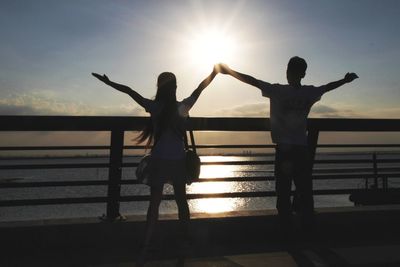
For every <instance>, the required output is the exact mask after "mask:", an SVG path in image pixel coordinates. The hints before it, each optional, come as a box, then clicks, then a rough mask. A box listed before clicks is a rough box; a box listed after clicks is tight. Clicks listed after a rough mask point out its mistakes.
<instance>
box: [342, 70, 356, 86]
mask: <svg viewBox="0 0 400 267" xmlns="http://www.w3.org/2000/svg"><path fill="white" fill-rule="evenodd" d="M357 78H358V76H357V74H355V73H354V72H351V73H350V72H348V73H346V75H345V76H344V80H345V82H347V83H349V82H352V81H354V80H355V79H357Z"/></svg>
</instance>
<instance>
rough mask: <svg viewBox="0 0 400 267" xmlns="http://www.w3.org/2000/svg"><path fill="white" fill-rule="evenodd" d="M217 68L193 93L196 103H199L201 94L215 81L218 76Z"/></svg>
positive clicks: (215, 67)
mask: <svg viewBox="0 0 400 267" xmlns="http://www.w3.org/2000/svg"><path fill="white" fill-rule="evenodd" d="M217 73H218V71H217V66H214V69H213V71H212V72H211V74H210V75H208V76H207V77H206V78H205V79H204V80H203V81H202V82H201V83H200V84H199V86H197V88H196V89H195V90H194V91H193V93H192V95H191V97H193V98H194V102H196V101H197V99H198V98H199V96H200V94H201V92H203V90H204V89H205V88H206V87H207V86H208V85H209V84H210V83H211V82H212V80H214V78H215V76H216V75H217Z"/></svg>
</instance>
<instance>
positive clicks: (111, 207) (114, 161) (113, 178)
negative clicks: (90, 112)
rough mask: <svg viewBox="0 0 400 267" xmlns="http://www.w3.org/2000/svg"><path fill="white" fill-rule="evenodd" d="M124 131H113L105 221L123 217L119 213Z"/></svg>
mask: <svg viewBox="0 0 400 267" xmlns="http://www.w3.org/2000/svg"><path fill="white" fill-rule="evenodd" d="M123 146H124V131H123V130H120V129H117V130H113V131H111V146H110V168H109V173H108V192H107V198H108V200H107V214H106V217H105V218H104V219H106V220H108V221H113V220H115V219H116V218H118V217H121V215H120V213H119V197H120V191H121V184H120V182H121V174H122V155H123Z"/></svg>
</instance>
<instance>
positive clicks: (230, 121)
mask: <svg viewBox="0 0 400 267" xmlns="http://www.w3.org/2000/svg"><path fill="white" fill-rule="evenodd" d="M146 120H147V119H146V118H145V117H84V116H79V117H74V116H0V132H7V131H12V132H14V131H17V132H25V131H89V132H94V131H108V132H110V133H111V138H110V145H109V146H35V147H32V146H29V147H27V146H18V147H16V146H3V147H0V151H42V150H52V151H58V150H109V162H108V163H82V164H18V165H17V164H11V165H0V170H11V169H26V170H29V169H68V168H108V170H109V175H108V180H90V181H89V180H80V181H42V182H0V188H33V187H65V186H107V196H103V197H74V198H44V199H42V198H41V199H16V200H0V207H5V206H26V205H49V204H77V203H107V211H106V216H107V218H109V219H111V220H112V219H115V218H117V217H118V216H120V212H119V206H120V202H126V201H146V200H149V196H148V195H132V196H121V194H120V190H121V185H132V184H137V181H136V180H135V179H121V177H122V168H134V167H136V166H137V163H123V151H124V150H125V149H144V146H125V145H124V133H125V131H139V130H141V129H142V128H143V126H144V125H145V122H146ZM188 128H189V129H192V130H194V131H225V132H230V131H235V132H240V131H248V132H267V131H269V130H270V124H269V119H265V118H190V120H189V121H188ZM320 132H400V120H397V119H309V120H308V142H309V144H310V146H309V148H310V153H311V155H312V157H313V158H314V157H315V153H316V149H317V147H318V148H375V149H376V148H399V147H400V144H320V145H318V137H319V133H320ZM196 147H197V148H201V149H238V148H246V149H253V148H257V149H259V148H261V149H262V148H269V149H270V148H273V147H274V145H267V144H249V145H237V144H236V145H221V144H202V145H197V146H196ZM314 163H315V164H348V163H350V164H355V163H365V164H370V166H371V168H367V169H364V171H363V172H362V173H344V174H340V173H338V174H314V175H313V179H315V180H324V179H355V178H362V179H366V186H368V179H369V178H371V179H373V180H374V183H375V184H376V185H377V184H378V177H384V178H385V179H387V178H399V177H400V169H399V168H382V167H378V165H380V164H382V163H400V159H377V158H376V156H372V157H371V159H343V160H341V159H334V160H327V159H325V160H322V159H319V160H314ZM272 164H274V161H273V160H267V161H266V160H251V161H230V162H226V161H223V162H203V163H202V165H272ZM266 180H274V177H273V176H272V175H269V176H265V175H262V176H248V177H223V178H218V179H214V178H203V179H200V182H215V181H217V182H220V181H227V182H233V181H235V182H244V181H266ZM357 190H360V189H355V188H347V189H324V190H314V194H316V195H328V194H329V195H331V194H351V193H352V192H355V191H357ZM270 196H275V192H274V191H257V192H228V193H212V194H188V199H196V198H235V197H270ZM173 198H174V196H173V195H165V196H164V199H173Z"/></svg>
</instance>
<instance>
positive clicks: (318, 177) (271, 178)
mask: <svg viewBox="0 0 400 267" xmlns="http://www.w3.org/2000/svg"><path fill="white" fill-rule="evenodd" d="M374 177H375V175H374V174H373V173H362V174H321V175H317V174H314V175H313V176H312V178H313V179H314V180H336V179H363V178H374ZM378 177H387V178H396V177H397V178H400V172H385V173H379V174H378ZM274 180H275V177H274V176H270V175H269V176H245V177H222V178H200V179H199V180H198V181H197V182H199V183H205V182H257V181H261V182H262V181H274ZM120 184H121V185H134V184H141V183H140V182H139V181H138V180H136V179H126V180H122V181H121V183H120ZM106 185H108V181H107V180H94V181H87V180H80V181H47V182H0V188H28V187H62V186H106Z"/></svg>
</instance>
